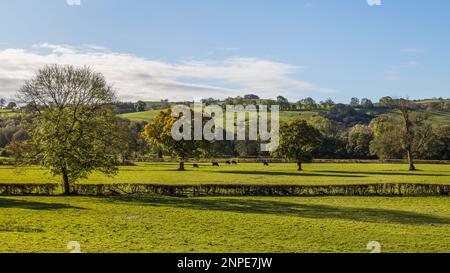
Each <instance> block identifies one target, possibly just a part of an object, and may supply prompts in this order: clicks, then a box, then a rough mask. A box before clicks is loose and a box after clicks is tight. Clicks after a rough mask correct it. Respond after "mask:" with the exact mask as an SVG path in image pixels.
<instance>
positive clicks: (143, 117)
mask: <svg viewBox="0 0 450 273" xmlns="http://www.w3.org/2000/svg"><path fill="white" fill-rule="evenodd" d="M160 111H161V110H149V111H145V112H135V113H128V114H122V115H119V116H120V117H122V118H126V119H130V120H132V121H137V122H142V121H145V122H148V121H151V120H152V119H154V118H155V117H156V116H157V115H158V113H159V112H160ZM321 112H323V111H322V110H310V111H282V112H280V120H281V121H288V120H291V119H294V118H297V117H303V118H306V119H309V118H311V117H314V116H318V115H320V114H321ZM356 112H357V113H358V114H360V115H367V116H369V118H370V119H371V118H374V117H377V116H380V115H384V114H389V115H398V114H399V113H398V112H397V111H395V110H392V109H387V108H374V109H357V110H356ZM430 120H431V121H432V122H433V123H435V124H448V123H450V113H449V112H443V111H435V112H432V115H431V117H430Z"/></svg>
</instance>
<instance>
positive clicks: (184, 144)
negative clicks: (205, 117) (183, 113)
mask: <svg viewBox="0 0 450 273" xmlns="http://www.w3.org/2000/svg"><path fill="white" fill-rule="evenodd" d="M193 116H194V115H193V114H192V115H191V117H192V118H193ZM175 122H177V118H175V117H173V116H172V111H171V110H170V109H169V110H166V111H161V112H160V113H159V114H158V115H157V116H156V118H155V119H154V120H153V121H152V122H151V123H149V124H147V125H146V126H145V128H144V132H143V134H142V135H143V137H144V138H145V139H146V140H147V141H148V142H149V143H151V144H153V145H157V146H159V147H161V148H163V149H164V150H166V151H168V152H169V153H170V154H172V155H173V156H174V157H176V158H178V159H179V161H180V166H179V170H180V171H184V170H185V168H184V162H185V161H186V160H187V159H189V158H191V157H198V156H200V155H201V154H204V153H205V150H206V149H207V147H208V144H209V143H208V142H206V141H203V140H180V141H177V140H175V139H174V138H173V136H172V127H173V126H174V124H175ZM192 124H193V123H192ZM193 127H194V126H191V128H184V130H192V131H193ZM193 135H194V134H193V133H192V136H193Z"/></svg>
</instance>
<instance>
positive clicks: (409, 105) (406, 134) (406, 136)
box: [391, 99, 432, 171]
mask: <svg viewBox="0 0 450 273" xmlns="http://www.w3.org/2000/svg"><path fill="white" fill-rule="evenodd" d="M391 105H392V106H393V107H394V108H395V109H398V110H399V111H400V113H401V115H400V116H401V120H402V122H401V131H400V133H401V134H399V136H400V139H401V142H402V147H403V149H404V150H405V151H406V154H407V157H408V162H409V170H410V171H415V170H416V167H415V166H414V156H415V153H416V152H417V151H418V150H419V149H421V148H422V145H423V144H424V143H425V141H427V140H428V138H429V137H430V135H429V133H431V131H432V130H431V128H430V126H429V125H428V124H425V123H424V122H425V121H426V120H427V119H428V115H427V114H423V113H420V112H414V110H416V109H417V106H416V104H415V103H413V102H411V101H409V100H407V99H398V100H395V101H393V102H392V103H391ZM424 127H426V128H424Z"/></svg>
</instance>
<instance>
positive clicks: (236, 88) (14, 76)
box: [0, 44, 334, 100]
mask: <svg viewBox="0 0 450 273" xmlns="http://www.w3.org/2000/svg"><path fill="white" fill-rule="evenodd" d="M46 64H72V65H76V66H84V65H88V66H91V67H92V68H93V69H94V70H96V71H98V72H101V73H103V74H104V75H105V77H106V79H107V80H108V81H109V82H110V83H111V84H113V86H114V87H115V88H116V89H117V91H118V93H119V96H120V97H121V99H125V100H136V99H145V100H159V99H164V98H167V99H171V100H192V99H193V98H195V97H227V96H237V95H243V94H245V93H248V92H252V93H257V94H260V95H261V96H265V97H274V96H276V95H278V94H281V95H285V96H287V97H290V98H297V97H299V96H302V95H312V94H311V93H312V92H334V90H333V89H330V88H323V87H320V86H317V85H315V84H312V83H309V82H306V81H301V80H297V79H295V78H294V77H293V74H295V73H298V72H301V71H302V70H303V68H302V67H299V66H294V65H290V64H285V63H281V62H274V61H270V60H264V59H258V58H244V57H233V58H229V59H225V60H220V61H216V60H198V59H188V60H183V61H180V62H175V63H170V62H164V61H157V60H149V59H145V58H141V57H138V56H135V55H132V54H125V53H117V52H112V51H110V50H108V49H105V48H102V47H97V46H83V47H74V46H69V45H54V44H40V45H34V46H33V47H32V48H31V49H21V48H10V49H5V50H0V96H7V97H8V96H9V97H11V96H13V95H14V94H15V91H16V90H17V89H18V88H19V87H20V85H21V84H22V83H23V81H24V80H25V79H28V78H30V77H32V76H33V75H34V73H35V71H36V70H37V69H38V68H40V67H42V66H44V65H46ZM299 92H305V93H303V94H302V93H299Z"/></svg>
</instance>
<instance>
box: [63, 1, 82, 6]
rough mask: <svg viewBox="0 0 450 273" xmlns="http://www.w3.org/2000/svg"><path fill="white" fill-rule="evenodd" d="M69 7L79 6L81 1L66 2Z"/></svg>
mask: <svg viewBox="0 0 450 273" xmlns="http://www.w3.org/2000/svg"><path fill="white" fill-rule="evenodd" d="M66 3H67V5H69V6H81V0H66Z"/></svg>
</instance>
